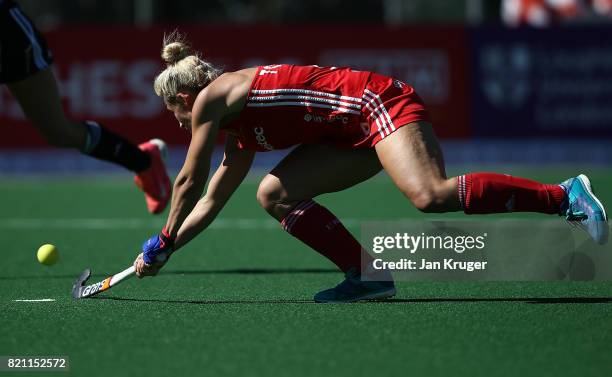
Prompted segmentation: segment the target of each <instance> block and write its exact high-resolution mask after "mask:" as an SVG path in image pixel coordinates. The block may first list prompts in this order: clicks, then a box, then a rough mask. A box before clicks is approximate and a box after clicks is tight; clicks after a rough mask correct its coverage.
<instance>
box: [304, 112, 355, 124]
mask: <svg viewBox="0 0 612 377" xmlns="http://www.w3.org/2000/svg"><path fill="white" fill-rule="evenodd" d="M304 121H305V122H315V123H333V122H342V124H348V122H349V118H348V117H347V116H344V115H341V114H330V115H328V116H324V115H312V114H310V113H308V114H306V115H304Z"/></svg>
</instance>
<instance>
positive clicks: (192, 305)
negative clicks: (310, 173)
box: [0, 170, 612, 377]
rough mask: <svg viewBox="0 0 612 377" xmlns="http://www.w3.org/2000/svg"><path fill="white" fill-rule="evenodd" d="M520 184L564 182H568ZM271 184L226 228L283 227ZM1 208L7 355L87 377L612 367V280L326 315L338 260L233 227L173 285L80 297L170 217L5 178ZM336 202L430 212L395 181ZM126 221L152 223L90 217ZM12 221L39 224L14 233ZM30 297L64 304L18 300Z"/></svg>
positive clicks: (330, 199)
mask: <svg viewBox="0 0 612 377" xmlns="http://www.w3.org/2000/svg"><path fill="white" fill-rule="evenodd" d="M519 173H523V174H524V175H527V176H529V177H532V178H537V179H542V180H546V181H550V182H554V181H557V180H558V179H559V178H560V177H565V176H567V175H568V171H563V170H540V171H534V170H530V171H524V172H520V171H519ZM572 173H573V172H569V174H572ZM610 173H611V171H609V170H608V171H605V170H601V171H595V172H594V174H592V175H591V177H592V179H593V181H594V183H595V184H596V185H597V188H598V193H599V194H600V195H599V196H600V198H601V199H602V200H603V201H604V203H612V190H610V188H612V174H610ZM256 188H257V182H256V181H255V180H249V181H248V182H246V183H245V185H244V187H242V188H241V189H240V190H239V191H238V192H237V193H236V195H235V197H234V198H233V200H232V202H231V203H230V204H229V205H228V207H227V208H226V209H225V210H224V212H223V213H222V218H223V219H237V218H248V219H261V220H262V221H263V220H265V219H267V215H265V213H264V212H263V211H262V210H261V209H260V208H258V207H257V203H256V201H255V199H254V198H255V191H256ZM0 197H1V198H3V199H2V203H3V204H2V209H1V211H0V221H3V222H2V224H4V225H3V226H2V227H0V240H2V244H3V250H2V254H1V255H2V267H3V268H2V270H1V271H0V324H1V325H0V355H67V356H69V357H70V362H71V374H73V375H82V376H109V375H133V376H144V375H148V376H169V375H175V376H189V375H203V376H228V375H233V376H281V375H283V376H313V375H329V376H332V375H333V376H355V375H360V376H361V375H373V376H374V375H376V376H377V375H398V376H399V375H414V376H581V377H582V376H604V375H610V372H611V371H612V346H611V342H612V337H611V334H612V284H610V283H587V282H582V283H562V282H558V283H473V282H472V283H402V282H399V283H398V295H397V297H396V299H395V300H392V301H390V302H387V303H360V304H352V305H319V304H314V303H312V301H311V299H312V296H313V294H314V293H316V292H317V291H318V290H320V289H324V288H328V287H330V286H333V285H335V284H336V283H338V282H339V281H340V280H341V278H342V275H341V274H340V273H338V272H336V271H335V270H334V268H333V266H332V265H331V264H330V263H328V262H327V261H325V260H323V259H322V258H321V257H319V256H318V255H317V254H316V253H314V252H312V251H310V250H309V249H307V248H306V247H305V246H303V245H302V244H300V243H299V242H297V241H295V240H294V239H293V238H292V237H290V236H288V235H286V234H285V233H284V232H282V231H281V230H280V229H276V228H265V227H264V228H262V229H237V230H231V229H227V228H222V227H220V228H217V229H213V230H209V231H207V232H206V233H204V234H202V235H201V236H200V237H199V238H197V239H196V240H195V241H194V242H193V243H192V244H190V245H188V246H187V247H185V248H184V249H183V250H181V251H180V252H179V253H180V254H177V255H175V256H174V257H173V260H172V261H171V262H170V264H169V265H168V266H167V267H166V269H165V270H164V272H163V274H161V275H160V276H158V277H156V278H154V279H146V280H142V281H138V280H136V279H134V280H130V281H128V282H126V283H125V284H123V285H121V286H118V287H116V288H114V289H113V290H111V291H110V292H108V293H106V294H102V295H100V296H99V298H97V299H90V300H81V301H74V300H72V299H71V297H70V287H71V285H72V282H73V281H74V279H75V278H76V277H77V276H78V275H79V273H80V272H81V270H82V269H83V268H84V267H92V269H93V272H94V278H96V279H99V278H102V277H103V275H104V274H106V273H109V272H118V271H120V270H121V269H123V268H125V267H126V266H128V265H129V264H130V263H131V262H132V260H133V258H134V257H135V255H136V254H137V253H138V250H139V248H140V245H141V243H142V241H143V240H144V239H145V238H147V237H148V236H149V235H150V234H151V233H153V232H155V231H157V230H159V229H158V227H159V224H160V223H161V222H162V220H161V219H158V220H150V218H149V217H148V216H147V215H146V214H145V213H144V204H143V202H142V199H141V196H140V194H139V193H137V192H136V191H135V189H133V188H132V186H131V185H129V183H127V182H126V181H125V180H117V179H106V178H97V179H96V178H89V179H72V180H66V179H55V180H48V179H47V180H38V179H21V180H14V179H13V180H4V181H3V182H1V183H0ZM321 202H323V203H324V204H326V205H327V206H328V207H330V208H331V209H332V210H333V211H335V212H336V213H337V214H338V215H339V216H340V217H341V218H352V219H364V220H366V219H395V218H406V217H416V216H421V215H420V214H418V213H417V212H416V211H415V210H414V209H412V207H411V206H410V204H409V203H407V201H406V200H404V199H403V198H402V196H401V195H400V194H399V193H398V192H397V190H396V189H395V188H394V187H393V185H392V184H391V183H390V182H389V181H388V180H387V179H386V178H377V179H374V180H372V181H370V182H367V183H365V184H362V185H361V186H358V187H356V188H353V189H351V190H348V191H345V192H343V193H337V194H333V195H328V196H325V197H323V198H321ZM359 203H363V204H359ZM456 216H462V215H460V214H459V215H456ZM122 218H127V219H135V220H139V219H144V222H142V221H136V222H134V223H129V224H131V225H129V227H128V229H114V228H113V227H112V225H111V226H108V227H107V228H105V227H104V226H102V227H101V228H100V229H98V228H96V227H95V224H94V226H93V229H92V228H87V226H86V225H87V224H91V223H90V222H88V221H91V220H85V221H83V223H82V224H81V225H83V226H79V222H78V221H76V222H75V221H74V220H79V219H122ZM9 219H17V220H19V219H22V220H23V219H30V220H31V219H38V220H37V221H36V222H31V223H19V222H18V223H16V225H15V224H13V225H10V224H11V223H10V222H7V221H8V220H9ZM58 219H59V220H70V221H69V222H67V223H62V222H61V221H60V222H58ZM491 219H493V217H491ZM28 224H29V225H28ZM46 224H49V226H47V225H46ZM26 225H27V226H26ZM351 230H352V231H354V232H358V227H352V228H351ZM47 242H51V243H54V244H56V245H57V246H58V247H59V249H60V252H61V260H60V262H59V263H58V264H57V265H56V266H53V267H50V268H49V267H45V266H42V265H40V264H38V263H37V261H36V259H35V255H34V254H35V251H36V249H37V248H38V246H40V245H41V244H43V243H47ZM24 298H30V299H35V298H54V299H56V301H55V302H48V303H23V302H13V301H12V300H14V299H24ZM0 375H4V374H3V373H1V372H0ZM6 375H9V374H8V373H7V374H6ZM16 375H24V374H23V373H22V374H16Z"/></svg>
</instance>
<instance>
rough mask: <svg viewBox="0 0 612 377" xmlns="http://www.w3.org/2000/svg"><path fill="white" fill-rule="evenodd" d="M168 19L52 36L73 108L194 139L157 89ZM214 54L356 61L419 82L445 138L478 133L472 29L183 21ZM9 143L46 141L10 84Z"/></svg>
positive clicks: (227, 58) (2, 119)
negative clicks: (472, 126) (470, 75)
mask: <svg viewBox="0 0 612 377" xmlns="http://www.w3.org/2000/svg"><path fill="white" fill-rule="evenodd" d="M171 30H172V29H170V28H168V29H165V30H164V28H161V27H157V28H150V29H139V28H131V27H89V26H78V27H77V26H75V27H64V28H61V29H58V30H55V31H52V32H48V33H46V34H45V36H46V38H47V41H48V43H49V45H50V46H51V49H52V51H53V54H54V56H55V64H54V69H55V71H56V76H57V77H58V81H59V83H60V88H61V93H62V97H63V100H64V106H65V109H66V110H67V111H68V114H69V115H70V116H71V117H72V118H74V119H78V120H81V119H94V120H97V121H99V122H101V123H103V124H105V125H106V126H108V127H109V128H111V129H114V130H116V131H118V132H120V133H121V134H123V135H125V136H127V137H128V138H129V139H131V140H133V141H141V140H144V139H148V138H151V137H161V138H164V139H166V140H167V141H168V142H169V143H171V144H186V143H188V141H189V139H188V136H187V135H186V134H185V133H184V132H182V131H180V129H179V128H178V126H177V124H176V120H175V119H174V117H173V116H172V114H171V113H169V112H168V111H166V110H165V107H164V105H163V103H162V101H161V100H160V99H159V98H158V97H156V95H155V93H154V92H153V86H152V82H153V79H154V77H155V75H156V74H157V73H158V72H159V71H160V70H161V69H162V68H163V66H162V62H161V59H160V57H159V52H160V49H161V44H162V39H163V34H164V31H171ZM180 30H181V31H182V32H183V33H186V34H187V37H188V39H189V40H190V41H191V42H192V43H193V45H194V47H195V48H196V50H199V51H201V52H202V54H203V56H204V58H205V59H207V60H210V61H212V62H213V63H216V64H218V65H221V66H222V67H223V68H224V69H225V70H235V69H239V68H244V67H249V66H255V65H259V64H276V63H291V64H318V65H333V66H344V65H348V66H352V67H354V68H356V69H367V70H374V71H377V72H379V73H382V74H387V75H392V76H394V77H396V78H398V79H400V80H402V81H405V82H408V83H410V84H411V85H413V86H414V87H415V88H416V90H417V92H418V93H419V94H420V95H421V97H423V99H424V100H425V102H426V104H427V105H428V107H429V108H430V111H431V113H432V117H433V120H434V124H435V128H436V131H437V133H438V135H439V136H440V137H442V138H464V137H467V136H469V134H470V133H469V130H468V114H467V111H468V99H467V97H466V95H465V93H466V90H465V87H466V86H467V80H466V76H465V71H466V67H465V62H466V49H465V44H466V40H465V38H466V32H465V29H464V28H462V27H449V28H444V27H443V28H439V27H436V28H431V27H410V28H384V27H377V26H374V27H371V26H362V27H361V26H360V27H357V26H355V27H344V26H343V27H319V26H308V27H293V26H292V27H267V26H257V27H245V26H240V27H232V26H207V27H197V26H189V27H181V28H180ZM2 89H3V90H1V91H0V127H2V128H3V129H4V130H6V131H5V132H6V133H5V137H3V138H0V147H2V148H6V147H32V146H34V147H36V146H44V145H45V143H44V141H43V140H42V139H41V138H40V137H39V136H38V135H37V134H36V132H35V131H34V129H33V128H32V127H31V126H29V125H27V123H26V122H25V120H24V119H23V115H22V114H21V110H20V109H19V107H18V106H17V104H16V103H15V101H14V100H13V98H12V97H11V96H10V94H9V93H8V92H7V90H5V89H4V88H2Z"/></svg>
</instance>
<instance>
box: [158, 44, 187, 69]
mask: <svg viewBox="0 0 612 377" xmlns="http://www.w3.org/2000/svg"><path fill="white" fill-rule="evenodd" d="M189 55H191V48H190V47H189V45H187V44H185V43H183V42H180V41H175V42H170V43H168V44H166V45H164V48H163V49H162V54H161V57H162V59H163V60H164V61H165V62H166V64H168V65H174V64H176V63H178V62H179V61H181V60H182V59H184V58H186V57H187V56H189Z"/></svg>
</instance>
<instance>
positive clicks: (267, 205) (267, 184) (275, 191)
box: [257, 176, 283, 213]
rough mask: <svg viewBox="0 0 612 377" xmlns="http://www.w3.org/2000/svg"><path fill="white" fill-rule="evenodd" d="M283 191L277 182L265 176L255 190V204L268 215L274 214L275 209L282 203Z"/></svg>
mask: <svg viewBox="0 0 612 377" xmlns="http://www.w3.org/2000/svg"><path fill="white" fill-rule="evenodd" d="M282 200H283V190H282V187H280V186H279V185H278V184H277V182H274V180H273V179H271V178H268V177H267V176H266V177H265V178H264V179H263V180H262V181H261V183H260V184H259V188H258V189H257V202H259V205H261V207H262V208H263V209H265V210H266V211H267V212H268V213H274V212H275V208H276V207H277V206H278V205H279V204H280V203H282Z"/></svg>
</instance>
